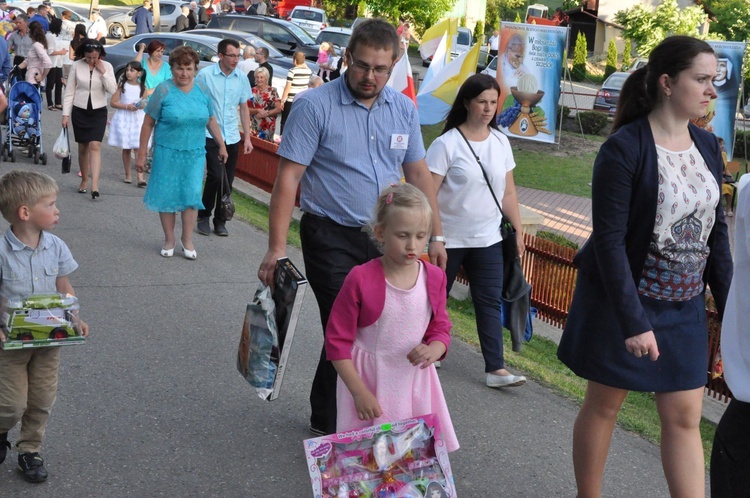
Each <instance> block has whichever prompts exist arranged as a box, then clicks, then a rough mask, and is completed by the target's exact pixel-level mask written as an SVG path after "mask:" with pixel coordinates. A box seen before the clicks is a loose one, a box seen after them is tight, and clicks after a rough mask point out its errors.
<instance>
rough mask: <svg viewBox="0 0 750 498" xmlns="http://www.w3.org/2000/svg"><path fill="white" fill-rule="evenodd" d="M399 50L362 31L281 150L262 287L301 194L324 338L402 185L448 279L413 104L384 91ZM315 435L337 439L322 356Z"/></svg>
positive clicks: (373, 250) (332, 386)
mask: <svg viewBox="0 0 750 498" xmlns="http://www.w3.org/2000/svg"><path fill="white" fill-rule="evenodd" d="M398 54H399V41H398V35H397V34H396V29H395V28H394V27H393V26H391V25H390V24H388V23H386V22H385V21H383V20H381V19H371V20H368V21H365V22H364V23H362V24H360V25H357V27H356V29H355V30H354V32H353V33H352V36H351V38H350V40H349V47H348V48H347V50H346V56H347V58H348V69H347V71H346V72H345V73H344V75H343V76H342V77H341V78H338V79H336V80H333V81H331V82H330V83H326V84H325V85H323V86H321V87H319V88H315V89H312V90H308V91H306V92H305V93H304V94H303V95H301V96H300V97H299V99H295V104H294V108H293V109H292V112H291V113H290V115H289V120H288V122H287V124H286V127H285V131H284V137H283V139H282V141H281V146H280V148H279V155H280V156H281V161H280V162H279V172H278V175H277V177H276V183H275V184H274V187H273V193H272V194H271V211H270V216H269V228H270V230H269V240H268V252H267V253H266V256H265V258H264V259H263V263H262V264H261V266H260V270H259V271H258V278H260V280H261V281H262V282H263V283H265V284H267V285H268V284H270V283H271V282H272V280H273V272H274V266H275V264H276V260H277V259H278V258H280V257H282V256H284V255H285V254H286V238H287V232H288V230H289V221H290V218H291V215H292V209H293V207H294V199H295V194H296V192H297V187H298V186H300V185H301V188H302V190H301V197H300V206H301V208H302V211H304V213H305V214H304V216H303V217H302V222H301V226H300V238H301V240H302V253H303V257H304V261H305V272H306V273H307V280H308V281H309V282H310V286H311V287H312V289H313V292H314V293H315V298H316V299H317V301H318V306H319V308H320V316H321V321H322V323H323V330H325V327H326V325H327V323H328V316H329V314H330V311H331V307H332V306H333V301H334V300H335V299H336V296H337V294H338V292H339V290H340V289H341V286H342V285H343V283H344V279H345V278H346V276H347V274H348V273H349V271H350V270H351V269H352V268H353V267H354V266H357V265H361V264H363V263H366V262H367V261H369V260H371V259H373V258H376V257H379V256H380V252H379V251H378V249H377V247H375V245H374V244H373V242H372V240H371V239H370V236H369V233H368V232H367V231H366V230H363V228H364V227H365V226H366V225H367V224H368V222H369V221H370V219H371V217H372V211H373V208H374V207H375V201H376V200H377V198H378V195H379V194H380V192H381V191H382V190H383V188H385V187H387V186H388V185H389V184H391V183H397V182H399V181H400V179H401V174H402V171H403V176H404V177H406V181H407V182H409V183H411V184H413V185H415V186H416V187H418V188H419V189H420V190H422V191H423V192H424V193H425V194H426V195H427V198H428V199H429V201H430V205H431V206H432V212H433V228H432V230H433V233H432V235H433V237H431V238H430V245H429V253H430V259H431V260H432V262H433V263H436V264H438V265H439V266H440V267H441V268H443V269H445V262H446V260H447V257H446V253H445V244H444V242H441V241H440V240H441V239H442V226H441V224H440V217H439V214H438V213H439V211H438V208H437V203H436V199H435V190H434V187H433V183H432V175H431V174H430V171H429V169H428V168H427V163H426V162H425V149H424V143H423V142H422V134H421V131H420V128H419V116H418V114H417V109H416V107H415V106H414V103H413V102H412V101H411V100H409V99H408V98H407V97H406V96H405V95H403V94H401V93H398V92H396V91H395V90H393V89H392V88H390V87H387V86H386V83H387V82H388V77H389V76H390V74H391V70H392V69H393V66H394V64H395V63H396V58H397V57H398ZM310 405H311V408H312V416H311V417H310V430H311V432H313V433H314V434H316V435H321V434H326V433H329V434H330V433H333V432H336V370H335V368H334V367H333V365H332V364H331V362H330V361H327V360H326V357H325V350H323V352H322V353H321V359H320V362H319V364H318V370H317V372H316V373H315V379H314V381H313V386H312V391H311V393H310Z"/></svg>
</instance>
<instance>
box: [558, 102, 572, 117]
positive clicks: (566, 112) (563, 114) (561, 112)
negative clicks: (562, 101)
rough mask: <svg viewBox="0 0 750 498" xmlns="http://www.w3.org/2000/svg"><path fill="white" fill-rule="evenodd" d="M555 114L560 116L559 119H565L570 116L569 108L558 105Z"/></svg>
mask: <svg viewBox="0 0 750 498" xmlns="http://www.w3.org/2000/svg"><path fill="white" fill-rule="evenodd" d="M557 113H558V114H559V115H560V118H561V119H565V118H567V117H569V116H570V107H568V106H566V105H563V106H560V105H558V106H557Z"/></svg>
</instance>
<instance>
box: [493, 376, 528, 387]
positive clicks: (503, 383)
mask: <svg viewBox="0 0 750 498" xmlns="http://www.w3.org/2000/svg"><path fill="white" fill-rule="evenodd" d="M525 383H526V377H524V376H523V375H495V374H491V373H488V374H487V387H516V386H522V385H524V384H525Z"/></svg>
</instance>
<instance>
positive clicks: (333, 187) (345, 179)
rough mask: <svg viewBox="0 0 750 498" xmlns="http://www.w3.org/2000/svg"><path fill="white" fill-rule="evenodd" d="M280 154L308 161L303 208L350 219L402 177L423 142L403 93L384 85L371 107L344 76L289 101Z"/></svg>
mask: <svg viewBox="0 0 750 498" xmlns="http://www.w3.org/2000/svg"><path fill="white" fill-rule="evenodd" d="M344 74H346V73H344ZM279 155H280V156H281V157H284V158H285V159H288V160H290V161H292V162H295V163H299V164H302V165H304V166H307V168H306V169H305V174H304V175H303V176H302V181H301V184H300V186H301V189H302V191H301V195H300V205H301V208H302V211H305V212H307V213H311V214H315V215H318V216H325V217H328V218H330V219H332V220H333V221H335V222H336V223H339V224H341V225H345V226H352V227H353V226H363V225H366V224H367V223H368V222H369V221H370V219H371V218H372V210H373V208H374V207H375V201H376V200H377V198H378V195H379V194H380V192H381V190H383V189H384V188H385V187H387V186H388V185H390V184H391V183H398V182H399V181H400V179H401V166H402V165H403V164H405V163H413V162H416V161H419V160H421V159H424V157H425V149H424V143H423V142H422V133H421V131H420V128H419V115H418V114H417V108H416V106H415V105H414V103H413V102H412V101H411V100H409V98H408V97H406V96H405V95H403V94H401V93H398V92H396V91H395V90H394V89H393V88H391V87H388V86H386V87H385V88H383V91H382V92H380V95H379V96H378V98H377V100H375V102H374V103H373V104H372V107H371V108H370V109H368V108H367V107H366V106H364V105H363V104H361V103H360V102H359V101H358V100H356V99H355V98H354V97H353V96H352V94H351V92H350V91H349V88H348V86H347V84H346V76H344V77H341V78H337V79H335V80H333V81H331V82H330V83H326V84H325V85H322V86H320V87H318V88H314V89H312V90H309V91H307V92H305V93H304V94H302V95H300V96H299V99H297V100H296V101H295V102H294V107H292V111H291V113H290V114H289V119H288V120H287V123H286V126H285V128H284V139H283V140H282V141H281V146H280V147H279Z"/></svg>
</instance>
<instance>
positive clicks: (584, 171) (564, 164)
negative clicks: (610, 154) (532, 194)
mask: <svg viewBox="0 0 750 498" xmlns="http://www.w3.org/2000/svg"><path fill="white" fill-rule="evenodd" d="M513 156H514V157H515V160H516V169H514V170H513V179H514V180H515V182H516V185H520V186H522V187H529V188H535V189H538V190H546V191H548V192H560V193H562V194H571V195H577V196H580V197H589V198H590V197H591V187H589V182H591V173H592V172H593V170H594V159H596V154H595V153H587V154H581V155H579V156H550V155H549V154H548V153H545V152H533V151H524V150H521V151H513Z"/></svg>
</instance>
